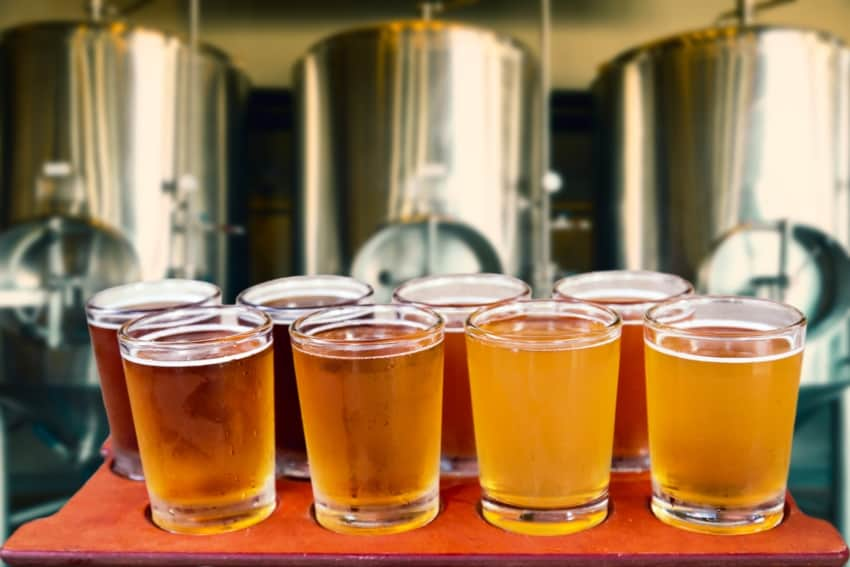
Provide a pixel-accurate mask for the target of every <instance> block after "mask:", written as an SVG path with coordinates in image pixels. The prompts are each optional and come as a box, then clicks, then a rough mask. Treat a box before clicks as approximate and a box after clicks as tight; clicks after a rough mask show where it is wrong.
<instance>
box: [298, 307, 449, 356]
mask: <svg viewBox="0 0 850 567" xmlns="http://www.w3.org/2000/svg"><path fill="white" fill-rule="evenodd" d="M384 310H387V311H390V310H392V311H395V312H396V313H398V312H400V311H407V312H410V313H418V314H423V315H425V316H427V317H429V318H431V319H432V322H431V323H430V324H429V325H428V326H427V327H424V328H417V329H415V330H412V331H411V332H410V333H406V334H403V335H398V336H394V337H384V338H372V339H350V338H319V337H317V336H315V335H313V334H309V333H306V332H304V331H303V330H302V327H304V325H307V324H310V323H315V321H311V319H321V318H327V317H331V316H333V315H334V314H339V317H338V318H336V319H332V320H330V321H327V323H325V324H324V325H322V326H320V327H319V329H321V330H325V329H331V328H337V327H338V326H342V325H345V324H346V323H350V322H352V321H358V320H360V317H357V316H356V315H358V314H360V313H362V314H364V315H369V314H372V313H376V312H378V311H384ZM349 314H350V315H352V316H350V317H349V316H348V315H349ZM335 323H339V324H340V325H337V326H335V327H331V326H329V325H334V324H335ZM444 329H445V318H444V317H443V316H442V315H440V314H439V313H438V312H437V311H435V310H433V309H430V308H428V307H426V306H422V305H416V304H409V303H369V304H359V305H340V306H336V307H328V308H326V309H320V310H318V311H314V312H312V313H308V314H306V315H303V316H301V317H299V318H298V319H296V320H295V321H294V322H293V323H292V326H290V328H289V336H290V338H291V340H292V342H293V345H302V344H309V345H310V346H319V347H327V348H332V349H336V350H358V349H361V348H362V349H370V348H380V347H384V346H392V345H398V344H404V343H407V342H419V341H422V340H423V339H425V338H428V337H433V336H434V335H436V334H438V333H441V332H443V331H444Z"/></svg>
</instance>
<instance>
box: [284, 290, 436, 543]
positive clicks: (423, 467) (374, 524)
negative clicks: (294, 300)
mask: <svg viewBox="0 0 850 567" xmlns="http://www.w3.org/2000/svg"><path fill="white" fill-rule="evenodd" d="M292 342H293V355H294V360H295V373H296V378H297V381H298V392H299V395H300V399H301V410H302V416H303V419H304V432H305V434H306V440H307V454H308V457H309V460H310V472H311V479H312V483H313V495H314V500H315V514H316V519H317V520H318V522H319V523H320V524H321V525H322V526H325V527H326V528H328V529H331V530H334V531H337V532H342V533H369V534H381V533H395V532H401V531H406V530H410V529H413V528H416V527H419V526H422V525H424V524H427V523H428V522H430V521H431V520H432V519H433V518H434V517H435V516H436V515H437V512H438V509H439V494H438V490H439V464H440V411H441V408H440V406H441V403H440V402H441V399H442V370H443V323H442V321H441V319H440V318H439V316H437V315H436V314H435V313H433V312H430V311H425V310H423V309H420V308H418V307H413V306H402V305H398V306H391V305H370V306H352V307H339V308H333V309H328V310H325V311H320V312H318V313H315V314H313V315H308V316H307V317H305V318H302V319H299V321H297V322H296V323H295V324H294V325H293V330H292Z"/></svg>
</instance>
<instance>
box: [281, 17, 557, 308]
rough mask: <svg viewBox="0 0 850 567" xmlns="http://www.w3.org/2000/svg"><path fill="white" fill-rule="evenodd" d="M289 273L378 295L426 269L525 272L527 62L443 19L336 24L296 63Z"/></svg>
mask: <svg viewBox="0 0 850 567" xmlns="http://www.w3.org/2000/svg"><path fill="white" fill-rule="evenodd" d="M294 84H295V92H296V102H297V114H298V125H299V134H298V136H299V144H298V145H299V150H300V156H299V157H300V159H299V170H300V171H299V183H298V196H299V198H298V205H297V206H298V211H299V214H298V216H297V220H298V223H299V224H298V227H297V237H296V239H295V241H296V250H295V258H296V262H297V267H298V271H299V272H303V273H351V274H352V275H354V276H355V277H358V278H360V279H363V280H365V281H368V282H369V283H371V284H372V285H373V286H374V287H375V290H376V297H378V298H383V299H388V298H389V295H390V292H391V290H392V289H393V288H394V287H395V286H396V285H397V284H398V283H400V282H401V281H404V280H406V279H409V278H412V277H416V276H421V275H424V274H428V273H446V272H474V271H493V272H506V273H509V274H514V275H517V276H520V277H524V278H529V277H530V275H531V274H532V265H533V263H534V262H535V261H536V260H537V259H536V258H535V255H536V254H537V252H536V248H535V247H536V246H538V245H539V242H536V241H535V239H538V238H539V236H538V235H539V234H542V232H541V231H540V230H538V229H537V227H538V221H539V216H538V215H537V214H536V213H535V211H536V210H537V208H538V207H539V204H540V202H541V197H540V189H539V182H538V180H539V174H538V172H539V169H540V163H539V161H538V156H539V151H540V142H539V140H540V135H539V132H540V117H539V114H540V113H539V98H540V97H539V88H540V86H539V81H538V76H537V64H536V62H535V61H534V59H533V58H532V56H531V55H530V54H529V53H528V51H527V50H526V49H525V48H524V47H522V46H520V45H519V44H518V43H516V42H515V41H513V40H511V39H509V38H506V37H503V36H500V35H497V34H495V33H492V32H490V31H486V30H482V29H478V28H474V27H469V26H466V25H460V24H455V23H448V22H444V21H433V20H417V21H399V22H392V23H388V24H383V25H378V26H374V27H366V28H362V29H355V30H352V31H346V32H343V33H340V34H338V35H334V36H332V37H329V38H327V39H325V40H323V41H321V42H320V43H318V44H317V45H315V46H313V47H312V48H311V49H310V50H309V51H308V52H307V54H306V55H305V56H304V57H303V58H302V59H301V60H300V61H299V62H298V63H297V65H296V67H295V70H294Z"/></svg>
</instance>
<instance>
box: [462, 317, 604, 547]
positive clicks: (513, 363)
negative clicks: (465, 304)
mask: <svg viewBox="0 0 850 567" xmlns="http://www.w3.org/2000/svg"><path fill="white" fill-rule="evenodd" d="M466 337H467V350H468V356H469V378H470V384H471V386H472V413H473V417H474V419H475V441H476V445H477V448H478V466H479V469H480V481H481V492H482V498H481V512H482V515H483V516H484V518H485V519H486V520H487V521H489V522H490V523H492V524H494V525H496V526H499V527H501V528H504V529H506V530H510V531H514V532H518V533H523V534H530V535H538V534H539V535H556V534H567V533H572V532H577V531H580V530H584V529H587V528H590V527H593V526H595V525H597V524H599V523H600V522H602V521H603V520H604V519H605V518H606V517H607V515H608V483H609V479H610V470H611V469H610V466H611V441H612V438H613V434H614V405H615V401H616V397H617V367H618V361H619V355H620V319H619V317H618V316H617V314H616V313H615V312H613V311H611V310H610V309H607V308H605V307H602V306H599V305H595V304H591V303H585V302H580V301H574V302H567V301H553V300H535V301H515V302H511V303H506V304H502V305H497V306H494V307H488V308H484V309H481V310H479V311H476V312H475V313H473V314H472V316H470V318H469V321H468V323H467V326H466Z"/></svg>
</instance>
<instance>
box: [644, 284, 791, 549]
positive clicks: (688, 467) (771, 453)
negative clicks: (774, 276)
mask: <svg viewBox="0 0 850 567" xmlns="http://www.w3.org/2000/svg"><path fill="white" fill-rule="evenodd" d="M646 317H647V319H646V321H647V322H646V378H647V403H648V409H649V442H650V447H651V449H652V452H651V458H652V486H653V496H652V510H653V512H654V513H655V515H656V516H657V517H658V518H659V519H661V521H663V522H666V523H668V524H671V525H674V526H677V527H681V528H684V529H688V530H692V531H698V532H706V533H720V534H745V533H753V532H759V531H763V530H767V529H770V528H772V527H773V526H776V525H777V524H778V523H779V522H780V521H781V520H782V516H783V512H784V507H785V487H786V482H787V479H788V466H789V463H790V460H791V439H792V436H793V432H794V416H795V411H796V404H797V390H798V388H799V384H800V368H801V365H802V359H803V346H804V341H805V326H806V321H805V318H804V317H803V315H802V313H800V312H799V311H798V310H796V309H794V308H793V307H790V306H787V305H783V304H781V303H775V302H772V301H767V300H763V299H753V298H738V297H698V296H695V297H693V298H686V299H681V300H677V301H671V302H669V303H665V304H662V305H660V306H658V307H655V308H653V309H651V310H649V311H648V312H647V315H646Z"/></svg>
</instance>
